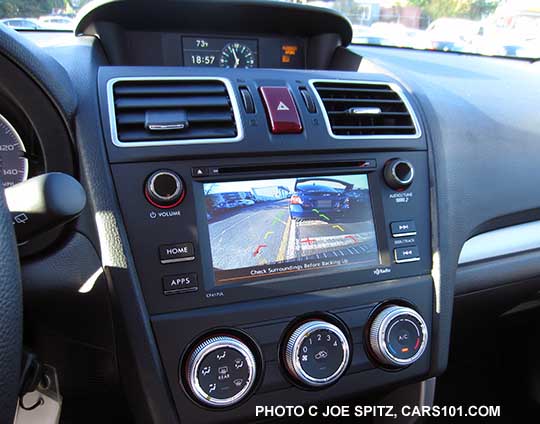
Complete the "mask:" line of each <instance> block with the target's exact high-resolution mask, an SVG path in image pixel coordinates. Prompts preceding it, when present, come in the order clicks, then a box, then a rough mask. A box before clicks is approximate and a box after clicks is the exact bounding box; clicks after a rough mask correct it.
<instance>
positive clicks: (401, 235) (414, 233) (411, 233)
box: [392, 231, 416, 238]
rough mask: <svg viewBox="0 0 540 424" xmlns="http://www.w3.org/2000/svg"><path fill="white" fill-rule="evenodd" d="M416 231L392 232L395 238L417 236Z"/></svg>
mask: <svg viewBox="0 0 540 424" xmlns="http://www.w3.org/2000/svg"><path fill="white" fill-rule="evenodd" d="M415 235H416V231H411V232H410V233H399V234H392V237H393V238H400V237H410V236H415Z"/></svg>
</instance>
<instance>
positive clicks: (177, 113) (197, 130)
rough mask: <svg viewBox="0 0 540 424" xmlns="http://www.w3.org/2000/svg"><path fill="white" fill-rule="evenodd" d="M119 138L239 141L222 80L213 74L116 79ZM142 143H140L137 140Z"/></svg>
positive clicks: (147, 141) (134, 140) (126, 140)
mask: <svg viewBox="0 0 540 424" xmlns="http://www.w3.org/2000/svg"><path fill="white" fill-rule="evenodd" d="M109 94H110V95H111V94H112V96H113V102H112V106H113V107H114V118H115V121H116V122H115V124H116V126H115V128H116V133H115V134H113V136H116V138H117V141H118V142H119V143H120V144H121V145H123V144H122V143H126V145H129V143H132V145H133V143H141V142H142V143H143V144H142V145H152V144H157V143H159V142H160V141H164V142H171V141H175V140H176V141H179V142H186V141H193V142H198V141H200V140H202V141H203V142H212V141H213V140H216V141H229V140H230V141H237V139H238V135H239V134H238V132H239V127H238V126H237V122H236V116H235V113H234V109H233V105H232V101H233V100H232V99H231V97H230V93H229V89H228V87H227V85H226V84H225V82H224V81H222V80H218V79H212V78H201V79H192V78H178V79H163V80H160V79H153V78H152V79H141V80H139V79H133V80H131V79H129V80H128V79H126V80H119V81H116V82H115V83H114V85H113V86H112V90H111V91H110V92H109ZM137 145H141V144H137Z"/></svg>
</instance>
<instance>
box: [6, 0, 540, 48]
mask: <svg viewBox="0 0 540 424" xmlns="http://www.w3.org/2000/svg"><path fill="white" fill-rule="evenodd" d="M289 2H294V3H300V4H305V5H310V6H318V7H326V8H330V9H335V10H337V11H339V12H341V13H343V14H344V15H346V16H347V17H348V18H349V20H350V21H351V23H352V25H353V28H354V38H353V43H356V44H370V45H384V46H392V47H404V48H414V49H423V50H439V51H452V52H464V53H474V54H482V55H493V56H509V57H523V58H539V57H540V0H289ZM86 3H89V1H88V0H0V22H2V23H3V24H4V25H7V26H9V27H11V28H13V29H17V30H37V31H40V30H58V31H72V30H73V29H74V25H75V19H74V18H75V16H76V14H77V12H78V10H80V8H81V7H83V6H84V5H85V4H86Z"/></svg>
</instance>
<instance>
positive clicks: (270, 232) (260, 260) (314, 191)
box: [204, 174, 379, 285]
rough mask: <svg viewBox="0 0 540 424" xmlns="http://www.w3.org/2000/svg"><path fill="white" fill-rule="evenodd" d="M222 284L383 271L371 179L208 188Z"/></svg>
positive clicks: (267, 182) (213, 241)
mask: <svg viewBox="0 0 540 424" xmlns="http://www.w3.org/2000/svg"><path fill="white" fill-rule="evenodd" d="M204 195H205V201H206V211H207V219H208V227H209V234H210V246H211V250H212V262H213V267H214V273H215V279H216V284H220V285H221V284H228V283H238V282H245V281H253V280H258V279H267V278H272V277H284V276H287V275H288V274H292V273H301V272H308V271H323V270H337V269H341V268H348V269H363V268H371V267H376V266H377V265H379V254H378V250H377V241H376V237H375V226H374V224H373V212H372V208H371V200H370V195H369V186H368V179H367V176H366V175H363V174H357V175H338V176H324V177H299V178H281V179H267V180H252V181H235V182H219V183H206V184H204Z"/></svg>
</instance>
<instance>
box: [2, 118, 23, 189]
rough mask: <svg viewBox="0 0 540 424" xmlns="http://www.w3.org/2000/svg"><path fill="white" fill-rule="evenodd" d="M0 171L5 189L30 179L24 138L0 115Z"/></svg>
mask: <svg viewBox="0 0 540 424" xmlns="http://www.w3.org/2000/svg"><path fill="white" fill-rule="evenodd" d="M0 170H1V172H2V186H3V187H4V188H7V187H11V186H13V185H15V184H17V183H20V182H22V181H24V180H26V179H27V178H28V158H27V156H26V149H25V147H24V143H23V141H22V138H21V136H20V135H19V133H18V132H17V130H16V129H15V128H14V127H13V125H12V124H11V123H10V122H9V121H8V120H7V119H6V118H5V117H4V116H2V115H0Z"/></svg>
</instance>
